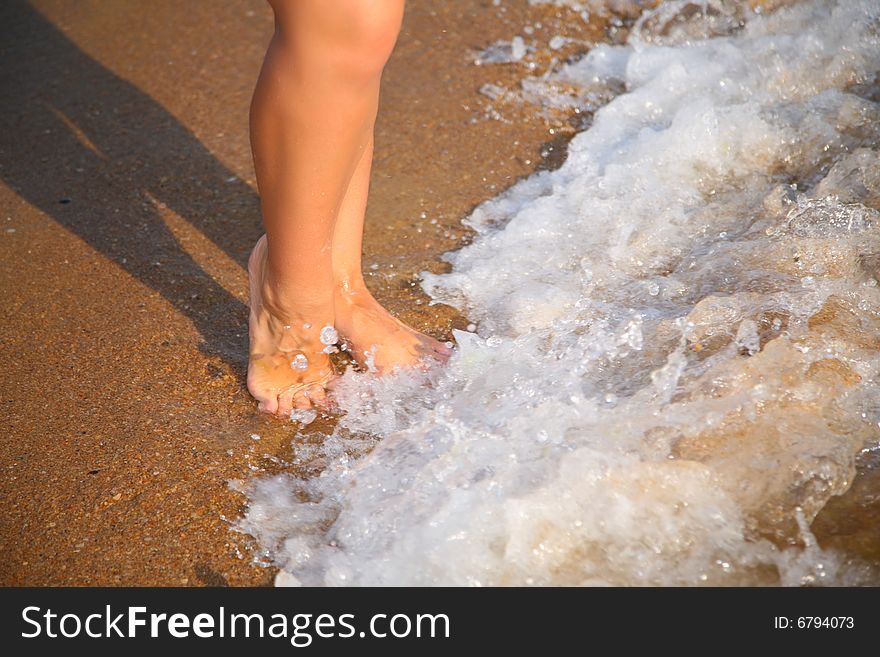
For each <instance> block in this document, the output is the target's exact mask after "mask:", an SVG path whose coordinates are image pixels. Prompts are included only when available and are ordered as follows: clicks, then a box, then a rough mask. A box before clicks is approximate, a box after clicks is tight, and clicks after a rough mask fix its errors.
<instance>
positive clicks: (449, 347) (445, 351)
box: [432, 340, 454, 356]
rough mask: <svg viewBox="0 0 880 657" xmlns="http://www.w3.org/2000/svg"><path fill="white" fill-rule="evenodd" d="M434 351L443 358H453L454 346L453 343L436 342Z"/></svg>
mask: <svg viewBox="0 0 880 657" xmlns="http://www.w3.org/2000/svg"><path fill="white" fill-rule="evenodd" d="M432 346H433V347H434V351H435V352H437V353H438V354H441V355H443V356H451V355H452V351H453V349H454V346H453V344H452V343H451V342H438V341H437V340H434V344H433V345H432Z"/></svg>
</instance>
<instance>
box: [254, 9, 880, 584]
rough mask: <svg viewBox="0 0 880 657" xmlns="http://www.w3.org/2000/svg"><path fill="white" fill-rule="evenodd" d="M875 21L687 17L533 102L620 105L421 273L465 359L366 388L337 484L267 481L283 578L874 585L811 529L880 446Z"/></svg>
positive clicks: (746, 13)
mask: <svg viewBox="0 0 880 657" xmlns="http://www.w3.org/2000/svg"><path fill="white" fill-rule="evenodd" d="M695 6H696V7H697V9H696V10H695V9H694V7H695ZM878 32H880V1H878V0H843V1H841V2H802V3H797V4H795V5H794V6H791V7H787V8H782V9H779V10H777V11H775V12H772V13H765V14H760V15H759V14H755V13H753V12H751V11H750V10H749V9H748V6H747V5H745V4H743V3H734V2H715V1H712V2H706V3H703V2H700V3H698V5H694V4H691V3H688V2H674V3H668V4H667V5H665V6H661V8H660V9H659V10H657V11H655V12H651V13H650V14H646V15H644V16H643V17H642V18H641V19H640V20H639V21H638V23H637V24H636V25H635V26H634V28H633V29H632V31H631V34H630V37H629V41H628V43H627V44H626V45H624V46H609V45H602V46H599V47H597V48H595V49H593V50H592V51H591V52H590V53H589V55H587V56H586V57H584V58H583V59H581V60H580V61H577V62H574V63H571V64H569V65H567V66H565V67H563V68H561V69H560V70H558V71H556V72H555V73H554V74H552V75H551V76H547V77H546V78H544V79H542V80H540V81H536V82H534V83H532V84H531V85H529V87H528V92H529V94H530V95H531V96H532V99H533V100H536V102H542V103H546V104H547V106H553V107H561V106H566V105H569V106H577V105H579V104H581V105H583V106H584V107H585V108H589V105H590V104H591V103H595V102H596V99H597V98H602V99H607V98H610V97H612V96H614V93H617V92H619V91H620V90H623V92H622V93H619V95H617V96H616V97H613V99H612V100H610V102H607V104H605V105H604V106H603V107H601V109H599V110H598V111H596V113H595V115H594V116H593V121H592V124H591V125H590V127H589V128H588V129H586V130H584V131H583V132H581V133H580V134H578V135H577V136H576V137H575V138H574V139H573V140H572V141H571V143H570V147H569V155H568V158H567V160H566V162H565V163H564V164H563V165H562V167H561V168H559V169H558V170H556V171H552V172H549V171H544V172H541V173H538V174H536V175H534V176H532V177H531V178H529V179H526V180H524V181H522V182H520V183H519V184H517V185H516V186H514V187H513V188H511V189H510V190H508V191H507V192H506V193H505V194H503V195H502V196H500V197H498V198H496V199H493V200H491V201H489V202H487V203H485V204H484V205H483V206H481V207H480V208H478V209H477V210H476V211H475V212H474V213H473V214H472V215H471V216H470V217H469V218H468V219H467V223H468V225H470V226H471V227H472V228H473V229H474V230H475V231H476V237H475V239H474V241H473V243H472V244H470V245H469V246H467V247H465V248H463V249H462V250H460V251H457V252H455V253H452V254H450V255H449V256H448V258H449V261H450V263H451V266H452V270H451V273H449V274H446V275H442V276H437V275H430V274H426V275H425V276H424V287H425V289H426V291H428V292H429V293H430V294H431V295H432V297H433V298H434V299H436V300H437V301H442V302H444V303H449V304H452V305H455V306H457V307H458V308H461V309H462V310H463V311H464V312H465V313H466V314H467V315H468V317H470V318H471V320H473V321H474V322H475V324H476V325H477V331H476V333H475V334H474V333H465V332H459V333H457V334H456V339H457V341H458V350H457V354H456V355H455V356H454V357H453V359H452V361H451V362H450V364H449V366H448V367H446V368H445V369H443V370H435V371H432V372H430V373H428V374H424V375H422V374H413V373H404V374H400V375H397V376H394V377H386V378H382V379H376V378H373V377H371V376H368V375H363V374H356V373H352V372H350V373H347V374H346V375H345V377H343V380H342V382H341V384H340V386H339V388H338V393H337V397H338V401H339V404H340V406H341V407H342V408H345V409H347V414H346V415H345V416H344V417H343V418H342V419H341V420H340V422H339V425H338V426H337V428H336V430H335V431H334V433H333V434H332V435H331V436H328V437H327V438H326V440H324V442H323V444H322V445H319V446H312V447H307V446H306V445H302V446H297V448H296V449H297V452H296V458H297V460H298V461H299V462H300V463H301V464H307V465H308V466H309V468H310V469H311V470H312V471H318V470H320V474H318V475H316V476H314V477H312V478H310V479H303V478H298V477H296V476H293V475H281V476H276V477H272V478H266V479H262V480H257V481H256V482H254V483H253V484H252V486H251V490H250V495H251V499H250V504H249V510H248V513H247V515H246V517H245V518H244V519H243V521H242V522H241V528H242V529H243V530H244V531H247V532H248V533H250V534H252V535H254V536H256V537H257V538H258V539H259V541H260V542H261V544H262V546H263V547H264V549H265V551H266V555H267V556H268V557H269V558H270V559H271V560H272V561H273V562H274V563H276V564H278V565H279V566H280V567H281V568H282V571H281V574H280V575H279V578H278V582H279V583H281V584H285V583H297V582H301V583H306V584H330V585H345V584H382V585H384V584H470V585H503V584H535V585H548V584H673V585H679V584H766V583H770V584H774V583H778V584H783V585H803V584H813V583H822V582H827V583H858V582H861V581H863V577H864V573H863V571H862V569H861V568H860V567H859V565H858V564H855V563H853V562H851V561H849V560H845V559H843V558H842V557H841V556H840V555H838V554H836V553H834V552H832V551H823V550H821V549H820V548H819V547H818V546H817V545H816V541H815V540H814V538H813V536H812V534H811V533H810V531H809V525H810V523H811V522H812V520H813V518H814V517H815V516H816V514H817V513H818V512H819V511H820V510H821V509H822V508H823V507H824V506H825V504H826V503H827V502H828V500H829V499H830V498H831V497H832V496H834V495H839V494H841V493H843V492H845V491H846V490H847V489H848V488H849V486H850V485H851V483H852V480H853V476H854V473H855V466H854V463H855V459H856V457H857V455H859V453H860V452H863V451H864V450H874V449H877V446H878V439H880V428H878V422H880V403H878V402H877V401H876V400H877V399H878V386H877V375H878V367H880V351H878V347H880V330H878V329H880V291H878V287H877V278H878V277H880V226H878V223H880V213H878V210H877V208H878V207H880V159H878V158H880V153H878V150H877V142H878V131H880V127H878V126H880V124H878V121H877V119H878V117H880V106H878V104H877V102H875V101H876V100H877V99H878V95H877V84H876V83H877V80H876V74H877V71H878V70H880V35H878ZM603 102H604V100H603ZM379 438H381V440H378V439H379ZM309 450H311V451H309Z"/></svg>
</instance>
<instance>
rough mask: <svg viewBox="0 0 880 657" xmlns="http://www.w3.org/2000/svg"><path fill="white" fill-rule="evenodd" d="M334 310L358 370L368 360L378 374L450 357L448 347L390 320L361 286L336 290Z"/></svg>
mask: <svg viewBox="0 0 880 657" xmlns="http://www.w3.org/2000/svg"><path fill="white" fill-rule="evenodd" d="M334 306H335V310H336V326H337V328H338V329H339V333H340V334H341V335H342V336H343V338H344V339H345V341H346V342H347V344H348V351H349V353H351V355H352V356H353V357H354V359H355V360H356V361H357V362H358V363H359V364H360V365H361V366H365V365H366V364H367V359H368V358H369V360H370V362H371V364H372V365H373V367H374V368H375V369H376V371H377V372H378V373H380V374H387V373H389V372H391V371H392V370H393V369H394V368H396V367H425V366H426V365H428V364H429V363H430V362H431V361H432V360H433V361H439V362H446V360H448V358H449V356H450V354H452V347H451V346H448V345H446V344H443V343H442V342H439V341H437V340H435V339H434V338H432V337H430V336H427V335H425V334H424V333H419V332H418V331H416V330H414V329H412V328H410V327H409V326H407V325H406V324H404V323H403V322H401V321H400V320H398V319H396V318H395V317H394V316H392V315H391V313H389V312H388V311H387V310H385V308H383V307H382V305H381V304H380V303H379V302H378V301H376V299H375V298H373V295H372V294H370V292H369V290H367V287H366V285H364V284H363V283H360V284H357V285H352V284H350V283H349V284H343V285H341V286H339V287H338V288H337V291H336V297H335V302H334Z"/></svg>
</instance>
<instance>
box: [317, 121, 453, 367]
mask: <svg viewBox="0 0 880 657" xmlns="http://www.w3.org/2000/svg"><path fill="white" fill-rule="evenodd" d="M372 159H373V140H372V130H371V135H370V141H369V143H368V146H367V148H365V149H364V152H363V154H362V155H361V158H360V161H359V162H358V164H357V167H356V168H355V171H354V174H353V175H352V178H351V182H349V184H348V189H347V190H346V193H345V197H344V198H343V200H342V205H341V207H340V209H339V216H338V218H337V221H336V229H335V231H334V234H333V275H334V279H335V282H336V294H335V297H334V306H335V311H336V325H337V327H339V331H340V333H341V334H342V335H344V336H345V338H346V340H348V342H349V344H350V345H351V353H352V355H353V356H354V357H355V359H356V360H357V361H358V362H360V363H361V364H363V363H364V361H365V360H366V354H367V352H370V353H372V355H373V363H374V365H375V367H376V368H377V369H378V370H379V371H380V372H389V371H391V370H393V369H394V368H395V367H398V366H401V367H409V366H413V365H418V364H419V363H421V362H424V361H425V359H426V358H432V359H434V360H440V361H443V360H445V359H446V358H447V357H448V356H449V354H450V353H451V349H449V347H447V346H446V345H444V344H443V343H441V342H438V341H437V340H435V339H434V338H431V337H429V336H427V335H424V334H422V333H419V332H418V331H415V330H414V329H412V328H410V327H409V326H406V325H405V324H403V323H402V322H400V321H399V320H397V319H396V318H395V317H393V316H392V315H391V314H390V313H389V312H388V311H387V310H385V308H383V307H382V306H381V304H379V302H378V301H376V299H375V298H374V297H373V295H372V294H370V291H369V290H368V289H367V286H366V284H365V282H364V278H363V273H362V264H361V252H362V242H363V233H364V212H365V211H366V207H367V196H368V192H369V186H370V168H371V165H372Z"/></svg>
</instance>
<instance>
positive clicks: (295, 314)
mask: <svg viewBox="0 0 880 657" xmlns="http://www.w3.org/2000/svg"><path fill="white" fill-rule="evenodd" d="M304 287H305V286H290V285H284V284H279V283H276V282H274V281H272V280H271V279H270V277H269V276H266V277H265V279H264V280H263V283H262V285H261V288H260V289H261V296H262V303H263V307H264V308H265V309H266V311H267V312H268V313H269V314H270V315H272V316H273V317H275V318H276V319H278V320H279V321H281V322H282V323H284V324H294V323H297V324H304V323H308V324H312V325H315V326H323V325H325V324H332V319H333V314H334V313H333V295H332V293H331V292H330V291H329V290H328V291H327V292H326V293H324V294H321V293H320V292H315V291H314V290H308V291H305V292H304Z"/></svg>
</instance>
